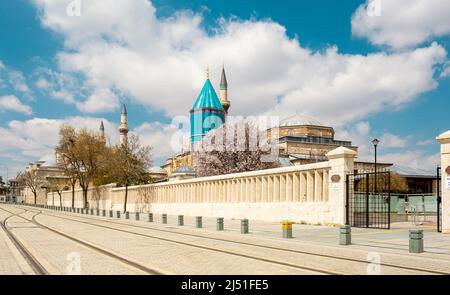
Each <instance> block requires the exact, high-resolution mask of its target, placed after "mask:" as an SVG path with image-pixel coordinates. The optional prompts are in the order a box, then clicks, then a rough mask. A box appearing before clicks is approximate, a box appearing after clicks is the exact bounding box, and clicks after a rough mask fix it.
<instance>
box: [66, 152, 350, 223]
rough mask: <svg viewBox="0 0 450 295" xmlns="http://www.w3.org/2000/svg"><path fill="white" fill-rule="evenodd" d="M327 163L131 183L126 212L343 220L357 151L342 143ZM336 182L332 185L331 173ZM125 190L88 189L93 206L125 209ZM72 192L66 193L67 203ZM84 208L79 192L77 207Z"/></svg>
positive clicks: (107, 188)
mask: <svg viewBox="0 0 450 295" xmlns="http://www.w3.org/2000/svg"><path fill="white" fill-rule="evenodd" d="M327 156H328V157H329V159H330V160H329V161H327V162H320V163H315V164H308V165H300V166H293V167H285V168H277V169H268V170H260V171H254V172H245V173H237V174H229V175H220V176H213V177H204V178H196V179H190V180H181V181H173V182H165V183H159V184H151V185H143V186H132V187H129V188H128V202H127V211H129V212H153V213H155V214H163V213H165V214H171V215H178V214H182V215H186V216H205V217H224V218H236V219H241V218H248V219H252V220H266V221H282V220H286V219H289V220H292V221H295V222H306V223H310V224H344V223H345V193H346V192H345V189H346V187H345V175H346V174H347V173H351V172H352V171H353V163H354V158H355V157H356V152H354V151H352V150H350V149H347V148H344V147H340V148H338V149H336V150H334V151H331V152H330V153H328V154H327ZM333 175H338V176H339V177H340V180H339V181H337V182H335V183H332V182H331V180H330V179H331V176H333ZM124 198H125V188H123V187H121V188H114V185H110V186H104V187H102V189H101V191H100V192H99V190H98V189H91V190H90V191H89V199H90V200H93V201H90V207H91V208H97V207H98V208H100V209H107V210H115V211H123V209H124ZM70 200H71V192H65V193H64V205H65V206H70V204H71V201H70ZM81 206H82V193H81V190H77V191H76V207H81Z"/></svg>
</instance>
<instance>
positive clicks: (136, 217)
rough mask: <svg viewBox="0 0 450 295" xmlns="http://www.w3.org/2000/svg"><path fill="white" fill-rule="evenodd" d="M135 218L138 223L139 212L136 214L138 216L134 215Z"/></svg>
mask: <svg viewBox="0 0 450 295" xmlns="http://www.w3.org/2000/svg"><path fill="white" fill-rule="evenodd" d="M134 217H135V219H136V221H139V219H140V215H139V212H136V214H135V215H134Z"/></svg>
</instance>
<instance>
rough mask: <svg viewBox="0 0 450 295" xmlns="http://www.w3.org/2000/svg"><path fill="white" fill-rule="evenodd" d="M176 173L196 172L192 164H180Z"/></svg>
mask: <svg viewBox="0 0 450 295" xmlns="http://www.w3.org/2000/svg"><path fill="white" fill-rule="evenodd" d="M175 173H195V170H194V168H192V167H191V166H180V167H178V168H177V169H176V170H175Z"/></svg>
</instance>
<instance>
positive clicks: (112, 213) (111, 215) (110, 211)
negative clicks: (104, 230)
mask: <svg viewBox="0 0 450 295" xmlns="http://www.w3.org/2000/svg"><path fill="white" fill-rule="evenodd" d="M109 217H110V218H113V217H114V211H113V210H109Z"/></svg>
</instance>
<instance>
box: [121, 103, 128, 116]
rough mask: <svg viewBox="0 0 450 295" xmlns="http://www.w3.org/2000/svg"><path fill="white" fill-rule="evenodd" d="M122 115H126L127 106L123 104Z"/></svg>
mask: <svg viewBox="0 0 450 295" xmlns="http://www.w3.org/2000/svg"><path fill="white" fill-rule="evenodd" d="M122 114H124V115H126V114H127V106H126V105H125V104H124V103H123V104H122Z"/></svg>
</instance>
